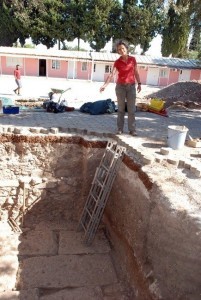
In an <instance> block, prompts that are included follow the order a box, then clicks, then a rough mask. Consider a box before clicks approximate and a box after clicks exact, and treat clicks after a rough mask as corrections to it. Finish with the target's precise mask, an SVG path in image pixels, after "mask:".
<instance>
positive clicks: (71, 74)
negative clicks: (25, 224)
mask: <svg viewBox="0 0 201 300" xmlns="http://www.w3.org/2000/svg"><path fill="white" fill-rule="evenodd" d="M76 78H77V62H76V61H74V60H69V61H68V79H76Z"/></svg>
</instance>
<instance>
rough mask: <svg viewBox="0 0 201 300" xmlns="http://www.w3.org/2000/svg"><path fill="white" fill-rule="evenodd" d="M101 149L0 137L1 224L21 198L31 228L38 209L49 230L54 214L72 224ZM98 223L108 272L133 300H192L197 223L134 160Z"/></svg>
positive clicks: (200, 236) (200, 243)
mask: <svg viewBox="0 0 201 300" xmlns="http://www.w3.org/2000/svg"><path fill="white" fill-rule="evenodd" d="M105 146H106V141H96V140H90V139H89V140H87V139H84V138H82V137H58V136H57V137H54V136H46V137H41V136H35V137H34V136H32V137H25V136H18V135H12V134H10V135H9V134H3V135H2V136H1V143H0V157H1V167H0V168H1V175H0V195H1V197H0V199H1V200H0V208H1V220H3V219H4V220H5V219H8V218H9V217H13V218H16V217H17V216H20V214H22V204H23V197H25V203H26V208H25V209H26V214H29V213H30V212H31V217H32V218H33V223H34V222H35V224H38V223H39V222H40V220H39V219H38V215H39V214H37V210H38V209H40V205H41V204H42V205H43V206H44V207H46V211H47V220H49V221H50V222H51V219H52V218H53V217H55V214H57V217H58V219H62V220H63V221H65V222H68V221H72V220H73V221H75V222H78V220H79V217H80V214H81V211H82V209H83V206H84V204H85V201H86V199H87V195H88V192H89V190H90V186H91V183H92V180H93V177H94V174H95V170H96V167H97V166H98V165H99V163H100V160H101V158H102V155H103V153H104V147H105ZM169 188H170V189H171V190H172V191H174V188H175V187H174V184H173V183H172V185H171V187H169ZM55 207H57V210H55ZM103 221H104V223H105V224H106V231H107V235H108V237H109V239H110V241H111V245H112V246H113V250H114V251H113V254H114V260H115V261H116V262H117V264H116V265H118V266H119V271H120V272H122V271H123V274H124V276H125V277H126V278H127V280H128V281H129V283H130V284H131V285H132V286H133V287H134V290H135V291H136V298H137V299H140V300H146V299H165V300H172V299H175V300H176V299H178V300H197V299H200V295H201V284H200V279H201V233H200V232H201V223H200V219H199V218H198V217H197V219H196V218H195V216H190V215H188V214H185V213H184V212H181V211H178V210H175V209H173V208H172V206H171V205H170V201H169V198H168V197H167V193H166V192H165V189H163V187H162V186H159V185H158V182H156V181H154V180H153V178H152V177H151V176H150V174H148V173H146V172H145V171H143V169H142V166H141V165H139V164H137V163H136V162H135V158H132V159H131V158H129V157H128V156H127V155H125V157H124V160H123V163H122V165H121V168H120V170H119V173H118V176H117V178H116V180H115V182H114V185H113V188H112V191H111V194H110V197H109V200H108V204H107V207H106V210H105V214H104V219H103ZM25 222H26V215H25Z"/></svg>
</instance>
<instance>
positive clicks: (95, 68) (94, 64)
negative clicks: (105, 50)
mask: <svg viewBox="0 0 201 300" xmlns="http://www.w3.org/2000/svg"><path fill="white" fill-rule="evenodd" d="M95 72H96V64H94V73H95Z"/></svg>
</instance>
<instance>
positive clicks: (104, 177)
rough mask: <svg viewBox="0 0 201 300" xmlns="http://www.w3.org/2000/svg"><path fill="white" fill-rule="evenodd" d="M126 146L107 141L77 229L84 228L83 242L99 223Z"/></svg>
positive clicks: (88, 241)
mask: <svg viewBox="0 0 201 300" xmlns="http://www.w3.org/2000/svg"><path fill="white" fill-rule="evenodd" d="M125 150H126V148H125V147H122V146H119V145H117V143H115V142H108V143H107V146H106V149H105V152H104V154H103V157H102V159H101V162H100V165H99V167H98V168H97V169H96V173H95V176H94V179H93V182H92V186H91V189H90V192H89V195H88V198H87V201H86V204H85V207H84V209H83V212H82V215H81V218H80V221H79V225H78V230H79V231H80V230H82V229H84V243H85V244H87V245H90V244H91V243H92V241H93V239H94V237H95V234H96V231H97V229H98V226H99V224H100V221H101V218H102V215H103V212H104V209H105V206H106V203H107V200H108V197H109V194H110V191H111V188H112V184H113V182H114V179H115V177H116V175H117V171H118V169H119V167H120V164H121V162H122V159H123V155H124V152H125Z"/></svg>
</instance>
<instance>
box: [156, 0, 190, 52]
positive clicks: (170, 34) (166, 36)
mask: <svg viewBox="0 0 201 300" xmlns="http://www.w3.org/2000/svg"><path fill="white" fill-rule="evenodd" d="M190 14H191V13H190V6H189V1H179V0H177V2H176V3H171V4H170V7H169V10H168V14H167V20H166V25H165V26H164V29H163V31H162V47H161V52H162V55H163V56H169V55H172V56H173V57H186V55H187V44H188V37H189V32H190Z"/></svg>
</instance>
